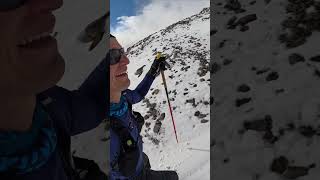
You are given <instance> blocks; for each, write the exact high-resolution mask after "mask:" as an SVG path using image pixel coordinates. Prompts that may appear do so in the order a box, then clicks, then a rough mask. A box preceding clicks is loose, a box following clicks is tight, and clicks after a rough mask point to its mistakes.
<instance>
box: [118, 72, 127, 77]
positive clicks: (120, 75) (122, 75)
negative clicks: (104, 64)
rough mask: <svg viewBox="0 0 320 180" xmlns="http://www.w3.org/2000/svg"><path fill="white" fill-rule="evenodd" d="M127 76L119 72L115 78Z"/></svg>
mask: <svg viewBox="0 0 320 180" xmlns="http://www.w3.org/2000/svg"><path fill="white" fill-rule="evenodd" d="M127 75H128V74H127V72H126V71H125V72H121V73H119V74H117V75H116V77H124V76H127Z"/></svg>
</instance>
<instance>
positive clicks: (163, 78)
mask: <svg viewBox="0 0 320 180" xmlns="http://www.w3.org/2000/svg"><path fill="white" fill-rule="evenodd" d="M160 57H161V53H160V52H158V54H157V57H156V58H157V59H158V60H159V59H160ZM160 73H161V77H162V81H163V85H164V89H165V91H166V95H167V101H168V105H169V110H170V115H171V120H172V124H173V129H174V134H175V136H176V140H177V143H178V137H177V131H176V125H175V123H174V119H173V115H172V108H171V104H170V99H169V94H168V89H167V83H166V78H165V76H164V71H163V67H161V68H160Z"/></svg>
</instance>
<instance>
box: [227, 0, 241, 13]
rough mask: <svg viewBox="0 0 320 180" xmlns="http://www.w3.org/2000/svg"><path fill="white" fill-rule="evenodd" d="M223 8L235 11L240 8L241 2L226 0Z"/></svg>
mask: <svg viewBox="0 0 320 180" xmlns="http://www.w3.org/2000/svg"><path fill="white" fill-rule="evenodd" d="M224 8H226V9H228V10H233V11H235V10H239V9H241V4H240V2H239V1H238V0H227V3H226V5H225V6H224Z"/></svg>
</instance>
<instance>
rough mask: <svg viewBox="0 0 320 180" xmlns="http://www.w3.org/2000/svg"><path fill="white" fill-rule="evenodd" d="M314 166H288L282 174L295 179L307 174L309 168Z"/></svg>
mask: <svg viewBox="0 0 320 180" xmlns="http://www.w3.org/2000/svg"><path fill="white" fill-rule="evenodd" d="M314 167H315V165H314V164H312V165H310V166H308V167H302V166H288V168H287V169H286V170H285V171H284V172H283V174H282V176H283V177H285V178H288V179H296V178H298V177H301V176H306V175H308V172H309V169H311V168H314Z"/></svg>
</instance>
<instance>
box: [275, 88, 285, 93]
mask: <svg viewBox="0 0 320 180" xmlns="http://www.w3.org/2000/svg"><path fill="white" fill-rule="evenodd" d="M283 92H284V89H276V90H275V93H276V94H280V93H283Z"/></svg>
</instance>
